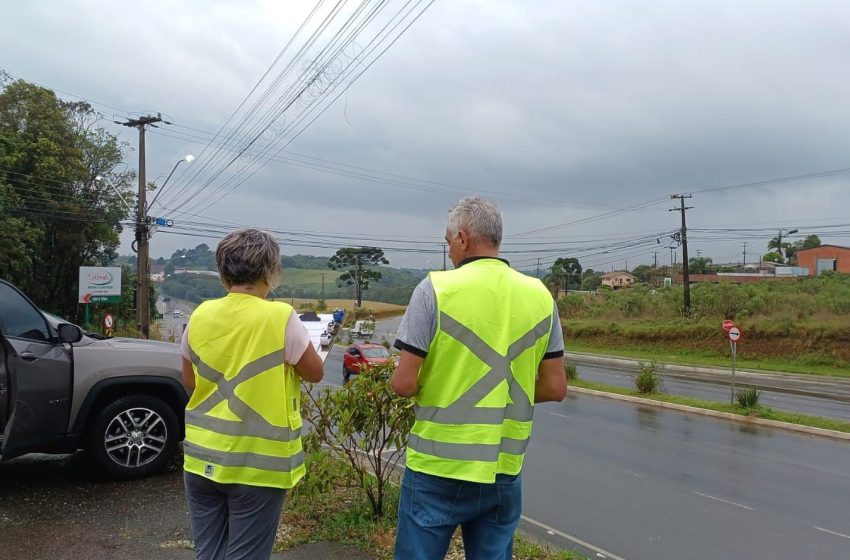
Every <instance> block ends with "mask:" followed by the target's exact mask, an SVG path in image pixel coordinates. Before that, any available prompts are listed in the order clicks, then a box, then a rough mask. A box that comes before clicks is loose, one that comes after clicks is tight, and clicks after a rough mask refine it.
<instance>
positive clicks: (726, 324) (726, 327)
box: [723, 319, 735, 332]
mask: <svg viewBox="0 0 850 560" xmlns="http://www.w3.org/2000/svg"><path fill="white" fill-rule="evenodd" d="M734 326H735V323H733V322H732V321H730V320H729V319H726V320H725V321H723V330H724V331H726V332H729V329H731V328H732V327H734Z"/></svg>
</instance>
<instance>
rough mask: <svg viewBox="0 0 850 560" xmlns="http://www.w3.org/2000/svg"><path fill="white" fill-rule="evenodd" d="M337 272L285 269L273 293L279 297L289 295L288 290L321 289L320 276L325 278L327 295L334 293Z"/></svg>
mask: <svg viewBox="0 0 850 560" xmlns="http://www.w3.org/2000/svg"><path fill="white" fill-rule="evenodd" d="M340 274H342V273H341V272H339V271H336V270H330V269H328V270H318V269H316V270H314V269H306V268H287V269H284V271H283V277H282V278H281V281H280V286H279V287H278V288H277V290H276V291H275V294H277V295H278V296H279V297H283V296H284V295H286V294H288V293H289V288H290V287H292V288H294V289H295V290H314V291H320V290H321V289H322V275H324V277H325V290H326V292H327V293H331V292H336V291H337V287H336V279H337V278H339V276H340Z"/></svg>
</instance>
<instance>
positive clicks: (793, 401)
mask: <svg viewBox="0 0 850 560" xmlns="http://www.w3.org/2000/svg"><path fill="white" fill-rule="evenodd" d="M577 367H578V372H579V378H580V379H585V380H588V381H596V382H599V383H606V384H608V385H614V386H617V387H629V388H634V373H633V372H626V371H623V370H621V369H615V368H610V367H599V366H590V365H584V364H579V365H578V366H577ZM739 387H740V385H739ZM664 392H665V393H669V394H671V395H683V396H688V397H697V398H700V399H706V400H712V401H720V402H728V401H729V395H730V391H729V385H728V384H718V383H712V382H707V381H697V380H688V379H682V378H679V377H671V376H665V378H664ZM761 403H762V404H764V405H766V406H769V407H771V408H775V409H776V410H785V411H790V412H800V413H803V414H811V415H815V416H823V417H825V418H836V419H840V420H850V404H848V403H846V402H842V401H836V400H833V399H828V398H820V397H814V396H804V395H795V394H788V393H783V392H778V391H770V390H767V389H762V390H761Z"/></svg>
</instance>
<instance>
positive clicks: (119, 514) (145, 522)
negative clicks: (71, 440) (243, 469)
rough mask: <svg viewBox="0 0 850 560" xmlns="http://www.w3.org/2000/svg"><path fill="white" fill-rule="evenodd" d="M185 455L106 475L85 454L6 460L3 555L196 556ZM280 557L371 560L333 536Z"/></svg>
mask: <svg viewBox="0 0 850 560" xmlns="http://www.w3.org/2000/svg"><path fill="white" fill-rule="evenodd" d="M180 461H182V457H180V458H179V459H178V460H176V461H175V462H174V463H173V464H172V465H170V466H169V469H168V470H167V471H166V472H165V473H164V474H162V475H159V476H156V477H152V478H146V479H143V480H134V481H110V480H106V479H104V478H103V477H101V476H99V475H98V473H97V472H96V471H95V470H94V469H93V468H92V467H91V465H90V463H89V462H88V459H87V457H86V455H85V453H76V454H74V455H65V456H49V455H28V456H25V457H21V458H19V459H15V460H13V461H10V462H8V463H3V464H0V557H2V558H15V559H19V560H30V559H33V560H40V559H51V560H53V559H57V558H61V559H63V560H113V559H116V558H134V559H151V560H158V559H163V560H164V559H169V560H173V559H177V560H182V559H186V560H190V559H192V558H194V554H193V552H192V551H191V550H190V549H189V548H188V546H189V543H190V539H191V535H190V532H189V515H188V511H187V507H186V501H185V497H184V493H183V482H182V470H181V468H180V466H181V463H180ZM273 558H286V559H287V560H309V559H320V558H321V559H337V558H338V559H343V558H344V559H345V560H369V559H368V557H366V556H363V555H362V553H360V552H358V551H355V550H351V549H346V548H344V547H341V546H339V545H337V544H334V543H314V544H310V545H305V546H301V547H297V548H295V549H293V550H289V551H287V552H286V553H285V554H283V555H281V554H275V555H274V556H273Z"/></svg>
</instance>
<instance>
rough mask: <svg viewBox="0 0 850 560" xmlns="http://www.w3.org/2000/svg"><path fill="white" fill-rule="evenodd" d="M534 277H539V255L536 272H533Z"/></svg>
mask: <svg viewBox="0 0 850 560" xmlns="http://www.w3.org/2000/svg"><path fill="white" fill-rule="evenodd" d="M534 277H535V278H540V257H537V272H536V273H534Z"/></svg>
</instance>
